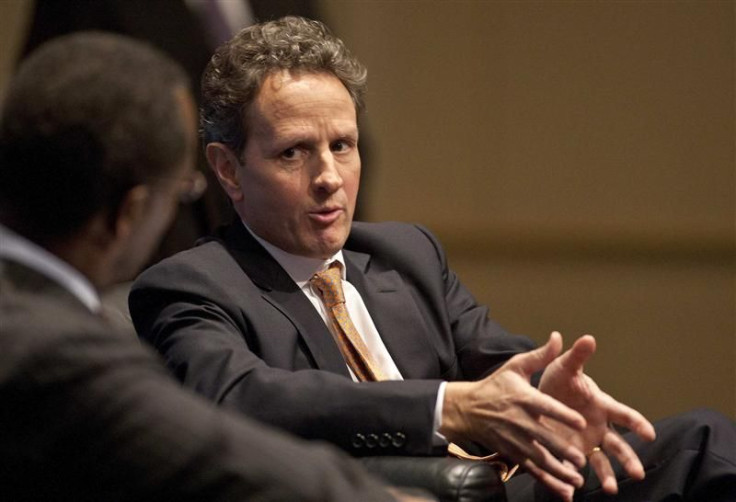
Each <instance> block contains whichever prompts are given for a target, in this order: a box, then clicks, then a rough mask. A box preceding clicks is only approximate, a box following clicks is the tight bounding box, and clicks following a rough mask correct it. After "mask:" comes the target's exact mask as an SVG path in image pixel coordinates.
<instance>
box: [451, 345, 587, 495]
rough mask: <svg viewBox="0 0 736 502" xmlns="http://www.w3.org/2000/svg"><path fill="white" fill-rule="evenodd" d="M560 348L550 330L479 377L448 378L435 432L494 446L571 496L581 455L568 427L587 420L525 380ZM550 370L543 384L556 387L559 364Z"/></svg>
mask: <svg viewBox="0 0 736 502" xmlns="http://www.w3.org/2000/svg"><path fill="white" fill-rule="evenodd" d="M561 351H562V338H561V336H560V335H559V333H554V334H553V335H552V336H550V339H549V341H548V342H547V343H546V344H545V345H543V346H542V347H539V348H538V349H536V350H532V351H530V352H526V353H524V354H518V355H516V356H514V357H512V358H511V359H510V360H509V361H508V362H506V364H504V365H503V366H502V367H501V368H499V369H498V370H497V371H495V372H494V373H493V374H491V375H490V376H488V377H486V378H484V379H483V380H480V381H478V382H450V383H448V384H447V387H446V390H445V400H444V405H443V412H442V427H441V428H440V432H441V433H442V434H444V435H445V437H447V438H448V439H449V440H450V441H462V440H472V441H475V442H477V443H480V444H482V445H484V446H485V447H486V448H488V449H490V450H491V451H497V452H500V453H501V454H502V455H503V456H504V457H505V458H507V459H509V460H511V461H512V462H515V463H517V464H519V465H521V466H522V467H523V468H524V469H526V470H527V471H528V472H530V473H531V474H532V475H533V476H535V477H536V478H537V479H538V480H539V481H541V482H542V483H544V484H545V485H546V486H547V487H548V488H550V489H551V490H553V491H555V492H556V493H558V494H559V495H560V496H561V497H562V498H563V499H565V500H571V497H572V493H573V491H574V488H575V487H580V486H582V484H583V477H582V476H581V475H580V473H579V472H578V469H580V468H581V467H583V466H584V465H585V462H586V460H585V455H584V454H583V452H584V451H585V450H583V449H582V448H581V445H582V442H580V441H578V442H571V441H570V439H569V438H570V431H574V432H576V433H577V434H580V435H582V434H583V433H584V432H585V431H586V430H587V422H586V420H585V418H584V416H583V415H581V413H580V412H578V411H575V410H574V409H572V408H571V407H570V406H569V405H567V404H565V403H563V402H561V401H560V400H558V398H557V397H556V396H552V395H547V394H545V393H543V392H541V391H539V390H537V389H535V388H534V387H533V386H532V385H531V384H530V383H529V381H530V378H531V376H532V375H533V374H534V373H536V372H538V371H541V370H543V369H545V368H546V367H548V365H550V364H551V363H553V362H554V361H555V360H556V359H557V357H558V356H559V354H560V352H561ZM563 367H564V368H567V365H565V366H563ZM554 373H556V374H557V375H558V376H554V375H553V376H551V377H550V378H549V379H548V385H549V386H550V388H552V389H554V390H556V391H562V390H563V389H562V388H563V387H565V381H564V380H565V379H564V378H563V375H562V373H560V370H556V371H555V372H554ZM568 380H569V379H568ZM556 393H557V394H558V395H559V394H570V393H569V392H566V391H565V392H556ZM573 394H574V393H573ZM573 401H574V400H573ZM559 425H562V426H563V428H562V429H560V428H558V426H559Z"/></svg>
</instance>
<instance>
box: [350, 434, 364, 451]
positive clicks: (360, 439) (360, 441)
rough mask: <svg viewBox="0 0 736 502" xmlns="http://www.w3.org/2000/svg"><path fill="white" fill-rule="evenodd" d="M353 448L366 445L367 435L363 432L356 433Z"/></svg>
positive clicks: (352, 442)
mask: <svg viewBox="0 0 736 502" xmlns="http://www.w3.org/2000/svg"><path fill="white" fill-rule="evenodd" d="M351 444H352V445H353V448H362V447H363V446H365V436H364V435H363V434H355V435H354V436H353V440H352V441H351Z"/></svg>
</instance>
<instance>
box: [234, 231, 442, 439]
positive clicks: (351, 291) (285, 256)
mask: <svg viewBox="0 0 736 502" xmlns="http://www.w3.org/2000/svg"><path fill="white" fill-rule="evenodd" d="M243 225H244V226H245V228H246V229H247V230H248V232H250V234H251V235H252V236H253V238H255V239H256V240H257V241H258V242H259V243H260V244H261V245H262V246H263V247H264V248H265V249H266V251H268V253H269V254H270V255H271V256H272V257H273V259H274V260H276V261H277V262H278V264H279V265H281V268H283V269H284V270H285V271H286V273H287V274H289V277H291V279H292V280H293V281H294V282H295V283H296V284H297V286H299V288H300V289H301V290H302V292H303V293H304V294H305V295H306V297H307V298H308V299H309V301H310V302H311V303H312V305H313V306H314V308H315V309H316V310H317V312H319V315H320V316H321V317H322V320H323V321H324V322H325V324H326V325H327V327H328V328H329V329H330V331H332V329H333V328H332V325H331V323H330V322H329V321H328V316H327V310H326V309H325V306H324V303H323V302H322V299H321V298H320V296H319V292H318V291H317V290H316V289H315V288H314V287H313V286H312V285H311V284H310V282H309V279H311V277H312V276H313V275H314V274H316V273H317V272H321V271H323V270H326V269H327V267H329V266H330V264H331V263H332V262H334V261H339V262H340V264H341V265H342V269H341V274H342V288H343V292H344V294H345V306H346V307H347V309H348V314H349V315H350V320H352V321H353V324H354V325H355V328H356V329H357V330H358V334H359V335H360V336H361V338H363V341H364V342H365V344H366V346H367V347H368V350H369V351H370V353H371V356H373V359H374V361H375V362H376V364H377V365H378V367H379V369H380V370H381V372H382V373H383V374H384V375H386V379H387V380H403V379H404V378H403V377H402V376H401V373H400V372H399V369H398V368H397V367H396V363H394V360H393V359H392V358H391V354H389V352H388V349H386V345H385V344H384V343H383V340H382V339H381V335H380V334H379V333H378V330H377V329H376V325H375V324H374V323H373V319H372V318H371V315H370V313H369V312H368V308H367V307H366V306H365V303H364V302H363V298H362V297H361V296H360V293H358V290H357V289H355V287H354V286H353V285H352V284H350V283H349V282H348V281H347V280H346V277H345V270H346V267H345V259H344V258H343V255H342V250H340V251H338V252H337V253H335V254H334V255H333V256H331V257H330V258H328V259H326V260H322V259H319V258H307V257H305V256H298V255H294V254H291V253H287V252H286V251H284V250H283V249H280V248H278V247H276V246H274V245H273V244H271V243H269V242H266V241H265V240H263V239H261V238H260V237H258V236H257V235H256V234H255V233H253V231H252V230H251V229H250V228H249V227H248V225H246V224H245V223H243ZM333 334H334V333H333ZM346 366H347V367H348V371H350V376H351V377H352V378H353V380H354V381H356V382H357V381H358V379H357V377H356V376H355V374H354V373H353V371H352V370H351V369H350V366H348V365H347V363H346ZM446 385H447V382H442V383H441V384H440V388H439V392H438V393H437V402H436V404H435V410H434V429H433V430H434V443H435V444H436V445H444V444H447V441H446V439H445V437H444V436H442V434H440V433H439V432H438V430H439V428H440V426H441V425H442V404H443V401H444V398H445V386H446Z"/></svg>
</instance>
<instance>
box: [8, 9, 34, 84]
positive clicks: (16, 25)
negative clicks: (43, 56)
mask: <svg viewBox="0 0 736 502" xmlns="http://www.w3.org/2000/svg"><path fill="white" fill-rule="evenodd" d="M32 6H33V2H32V0H0V98H2V96H3V95H4V93H5V86H6V85H7V83H8V80H9V79H10V77H11V75H12V72H13V69H14V68H15V61H16V58H17V56H18V51H20V48H21V47H20V44H21V43H22V41H23V37H24V36H25V29H26V26H27V24H28V20H29V16H30V14H31V9H32Z"/></svg>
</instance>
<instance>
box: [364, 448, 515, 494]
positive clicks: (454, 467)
mask: <svg viewBox="0 0 736 502" xmlns="http://www.w3.org/2000/svg"><path fill="white" fill-rule="evenodd" d="M360 460H361V461H362V462H363V465H364V466H365V467H366V469H368V471H370V472H371V473H373V474H374V475H376V476H378V477H379V478H382V479H383V480H384V481H386V482H387V483H388V484H391V485H393V486H397V487H414V488H422V489H424V490H427V491H428V492H430V493H431V494H432V495H434V496H435V497H437V498H439V500H440V502H505V501H506V490H505V489H504V486H503V482H502V481H501V479H500V478H499V476H498V473H497V472H496V470H495V469H494V468H493V467H492V466H491V465H489V464H487V463H485V462H476V461H472V460H460V459H457V458H449V457H363V458H361V459H360Z"/></svg>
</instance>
